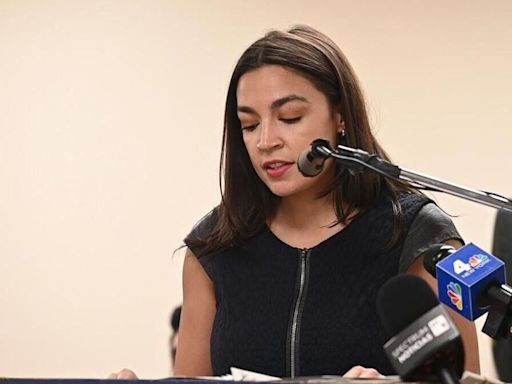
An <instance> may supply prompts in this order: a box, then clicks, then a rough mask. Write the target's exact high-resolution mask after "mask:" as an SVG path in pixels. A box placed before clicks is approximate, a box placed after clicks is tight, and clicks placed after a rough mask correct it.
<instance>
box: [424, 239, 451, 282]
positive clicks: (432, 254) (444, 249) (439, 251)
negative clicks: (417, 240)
mask: <svg viewBox="0 0 512 384" xmlns="http://www.w3.org/2000/svg"><path fill="white" fill-rule="evenodd" d="M453 252H455V249H454V248H453V247H451V246H449V245H446V244H434V245H431V246H430V247H428V248H427V250H426V251H425V252H423V268H425V270H426V271H427V272H428V273H430V275H432V276H433V277H435V278H437V271H436V265H437V263H439V262H440V261H441V260H442V259H444V258H445V257H446V256H449V255H451V254H452V253H453Z"/></svg>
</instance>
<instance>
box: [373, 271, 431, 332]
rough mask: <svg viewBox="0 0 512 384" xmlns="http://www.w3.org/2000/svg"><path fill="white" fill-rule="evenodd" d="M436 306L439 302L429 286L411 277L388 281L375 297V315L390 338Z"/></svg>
mask: <svg viewBox="0 0 512 384" xmlns="http://www.w3.org/2000/svg"><path fill="white" fill-rule="evenodd" d="M436 305H439V300H438V299H437V297H436V295H435V293H434V292H433V291H432V289H431V288H430V286H429V285H428V284H427V283H426V282H425V281H424V280H423V279H420V278H419V277H417V276H413V275H398V276H395V277H393V278H391V279H389V280H388V281H387V282H386V283H385V284H384V285H383V286H382V288H381V289H380V291H379V294H378V296H377V313H378V314H379V317H380V319H381V322H382V326H383V327H384V330H385V331H386V332H387V333H388V336H390V337H391V336H394V335H396V334H397V333H399V332H400V331H401V330H402V329H404V328H405V327H407V326H408V325H409V324H411V323H412V322H413V321H415V320H416V319H417V318H418V317H420V316H421V315H423V314H424V313H426V312H428V311H429V310H431V309H432V308H434V307H435V306H436Z"/></svg>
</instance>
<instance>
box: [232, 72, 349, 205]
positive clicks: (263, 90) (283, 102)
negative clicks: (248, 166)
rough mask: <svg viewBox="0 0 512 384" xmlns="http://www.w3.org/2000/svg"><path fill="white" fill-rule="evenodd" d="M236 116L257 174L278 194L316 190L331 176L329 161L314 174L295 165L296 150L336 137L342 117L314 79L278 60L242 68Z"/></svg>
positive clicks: (334, 141)
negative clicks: (311, 174) (256, 67)
mask: <svg viewBox="0 0 512 384" xmlns="http://www.w3.org/2000/svg"><path fill="white" fill-rule="evenodd" d="M237 100H238V105H237V108H238V118H239V119H240V123H241V127H242V135H243V139H244V143H245V146H246V148H247V151H248V153H249V156H250V158H251V162H252V165H253V167H254V169H255V170H256V173H257V174H258V176H259V177H260V179H261V180H262V181H263V182H264V183H265V184H266V185H267V186H268V188H269V189H270V190H271V191H272V192H273V193H274V194H275V195H277V196H280V197H289V196H296V195H304V194H306V195H310V194H311V195H315V196H316V195H317V194H318V193H320V192H323V191H324V189H325V187H326V186H327V185H328V184H329V183H330V182H331V181H332V178H333V176H334V166H333V164H332V161H327V162H326V163H325V165H324V169H323V171H322V172H321V173H320V175H318V176H316V177H309V178H306V177H304V176H302V174H301V173H300V172H299V170H298V168H297V159H298V158H299V155H300V154H301V153H302V152H303V151H304V150H307V149H308V148H310V144H311V142H312V141H313V140H315V139H319V138H322V139H327V140H329V142H330V143H331V145H333V144H335V143H336V133H337V132H341V131H342V129H343V123H342V120H341V116H340V114H338V113H333V112H332V110H331V108H330V105H329V102H328V100H327V97H326V96H325V95H324V94H323V93H322V92H320V91H319V90H318V89H317V88H316V87H315V86H314V85H313V83H312V82H311V81H310V80H308V79H306V78H305V77H303V76H301V75H299V74H297V73H296V72H294V71H292V70H290V69H287V68H286V67H282V66H279V65H266V66H263V67H260V68H258V69H255V70H252V71H250V72H247V73H245V74H244V75H243V76H242V77H241V78H240V80H239V82H238V88H237Z"/></svg>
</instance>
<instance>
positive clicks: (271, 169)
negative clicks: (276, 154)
mask: <svg viewBox="0 0 512 384" xmlns="http://www.w3.org/2000/svg"><path fill="white" fill-rule="evenodd" d="M294 164H295V163H294V162H289V161H283V160H272V161H267V162H265V163H264V164H263V168H264V169H265V171H266V172H267V175H269V176H270V177H280V176H282V175H284V174H285V173H286V172H287V171H288V170H289V169H290V168H291V167H292V166H293V165H294Z"/></svg>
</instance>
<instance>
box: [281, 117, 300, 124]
mask: <svg viewBox="0 0 512 384" xmlns="http://www.w3.org/2000/svg"><path fill="white" fill-rule="evenodd" d="M301 119H302V116H297V117H292V118H289V119H285V118H280V119H279V120H281V121H282V122H283V123H286V124H294V123H298V122H299V121H300V120H301Z"/></svg>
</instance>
